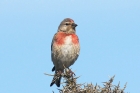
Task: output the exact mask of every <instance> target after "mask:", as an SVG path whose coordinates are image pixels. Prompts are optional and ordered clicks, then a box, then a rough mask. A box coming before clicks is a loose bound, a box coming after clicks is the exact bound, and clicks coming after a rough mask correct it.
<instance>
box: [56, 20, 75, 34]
mask: <svg viewBox="0 0 140 93" xmlns="http://www.w3.org/2000/svg"><path fill="white" fill-rule="evenodd" d="M76 26H77V24H75V23H74V21H73V20H72V19H70V18H65V19H64V20H63V21H62V22H61V23H60V25H59V27H58V31H62V32H66V33H75V32H76V30H75V28H76Z"/></svg>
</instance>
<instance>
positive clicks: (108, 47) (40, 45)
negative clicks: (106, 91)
mask: <svg viewBox="0 0 140 93" xmlns="http://www.w3.org/2000/svg"><path fill="white" fill-rule="evenodd" d="M67 17H68V18H72V19H73V20H75V23H77V24H78V26H77V29H76V30H77V35H78V36H79V39H80V44H81V51H80V56H79V58H78V60H77V61H76V62H75V64H74V65H73V66H71V68H72V69H73V71H75V73H76V75H77V76H81V77H80V78H79V79H78V83H85V82H86V83H91V82H92V83H93V84H96V83H98V84H99V85H102V82H104V81H107V80H109V77H110V76H113V75H116V77H115V80H114V82H113V84H118V82H119V81H120V83H121V87H122V88H123V85H124V84H125V83H126V82H128V85H127V88H126V90H125V91H126V92H130V93H139V91H140V88H138V86H139V83H140V81H139V78H140V70H139V69H140V1H139V0H87V1H81V0H76V1H75V0H69V1H66V0H52V1H51V0H30V1H29V0H1V1H0V73H1V74H0V93H52V91H55V92H56V93H57V92H58V91H57V87H56V86H53V87H50V86H49V85H50V82H51V80H52V77H49V76H45V75H44V74H43V73H45V72H46V73H50V74H53V72H51V69H52V67H53V64H52V62H51V47H50V46H51V40H52V37H53V35H54V34H55V33H56V31H57V28H58V25H59V23H60V22H61V21H62V20H63V19H64V18H67Z"/></svg>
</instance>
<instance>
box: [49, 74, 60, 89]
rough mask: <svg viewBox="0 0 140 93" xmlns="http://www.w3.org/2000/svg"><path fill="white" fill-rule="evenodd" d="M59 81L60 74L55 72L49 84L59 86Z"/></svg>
mask: <svg viewBox="0 0 140 93" xmlns="http://www.w3.org/2000/svg"><path fill="white" fill-rule="evenodd" d="M60 81H61V75H60V74H57V73H55V75H54V77H53V80H52V82H51V84H50V86H52V85H53V84H54V83H55V84H56V86H57V87H60Z"/></svg>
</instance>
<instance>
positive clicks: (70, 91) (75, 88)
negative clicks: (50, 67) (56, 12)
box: [46, 68, 127, 93]
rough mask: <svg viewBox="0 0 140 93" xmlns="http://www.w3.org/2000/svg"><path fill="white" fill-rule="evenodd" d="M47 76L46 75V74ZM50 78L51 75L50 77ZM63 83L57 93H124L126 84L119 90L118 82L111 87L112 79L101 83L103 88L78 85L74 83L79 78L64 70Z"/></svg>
mask: <svg viewBox="0 0 140 93" xmlns="http://www.w3.org/2000/svg"><path fill="white" fill-rule="evenodd" d="M46 75H48V74H46ZM51 76H52V75H51ZM61 76H62V77H63V80H64V82H63V83H62V86H63V88H62V89H58V90H59V93H125V92H124V90H125V88H126V84H127V83H126V84H125V85H124V88H122V89H121V88H120V82H119V83H118V85H113V84H112V82H113V80H114V77H115V76H113V77H111V78H110V80H109V81H107V82H103V87H101V86H100V85H98V84H95V85H94V84H92V83H91V84H78V83H77V82H76V81H77V79H78V78H79V77H76V76H75V75H73V73H72V71H71V70H70V69H67V68H65V70H64V73H62V74H61Z"/></svg>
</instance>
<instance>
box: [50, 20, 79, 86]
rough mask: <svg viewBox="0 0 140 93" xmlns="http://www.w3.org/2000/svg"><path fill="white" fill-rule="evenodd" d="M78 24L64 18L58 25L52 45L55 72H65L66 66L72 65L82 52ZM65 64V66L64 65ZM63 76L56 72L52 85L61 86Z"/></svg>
mask: <svg viewBox="0 0 140 93" xmlns="http://www.w3.org/2000/svg"><path fill="white" fill-rule="evenodd" d="M76 26H77V25H76V24H75V23H74V21H73V20H72V19H70V18H66V19H64V20H63V21H62V22H61V23H60V26H59V27H58V32H57V33H56V34H55V35H54V37H53V40H52V45H51V57H52V62H53V64H54V68H53V69H52V71H54V70H55V73H56V72H57V71H58V72H63V70H64V66H65V67H66V68H68V67H70V66H71V65H72V64H74V62H75V61H76V60H77V58H78V56H79V52H80V45H79V39H78V36H77V35H76V31H75V27H76ZM63 65H64V66H63ZM60 79H61V76H58V75H56V74H55V76H54V78H53V81H52V83H51V85H50V86H52V85H53V84H54V83H56V85H57V86H58V87H59V86H60Z"/></svg>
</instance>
